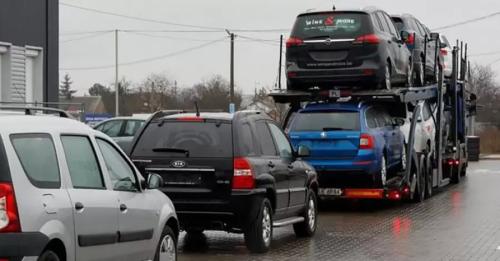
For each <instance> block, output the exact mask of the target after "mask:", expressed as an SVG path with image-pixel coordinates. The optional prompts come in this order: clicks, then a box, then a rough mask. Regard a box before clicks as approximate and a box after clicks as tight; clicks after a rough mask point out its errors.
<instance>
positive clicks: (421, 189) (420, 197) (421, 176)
mask: <svg viewBox="0 0 500 261" xmlns="http://www.w3.org/2000/svg"><path fill="white" fill-rule="evenodd" d="M419 163H420V164H419V166H418V169H419V171H418V172H417V173H416V175H415V176H414V178H416V181H417V184H416V186H415V191H414V193H413V200H412V201H413V202H414V203H420V202H423V201H424V200H425V181H426V175H425V174H426V173H425V157H424V156H421V157H420V162H419Z"/></svg>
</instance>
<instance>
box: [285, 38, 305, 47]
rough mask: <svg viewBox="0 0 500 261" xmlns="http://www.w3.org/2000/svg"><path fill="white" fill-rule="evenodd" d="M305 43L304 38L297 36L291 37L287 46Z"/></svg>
mask: <svg viewBox="0 0 500 261" xmlns="http://www.w3.org/2000/svg"><path fill="white" fill-rule="evenodd" d="M303 44H304V40H302V39H300V38H297V37H290V38H288V40H287V41H286V48H290V47H292V46H299V45H303Z"/></svg>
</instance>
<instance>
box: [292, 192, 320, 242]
mask: <svg viewBox="0 0 500 261" xmlns="http://www.w3.org/2000/svg"><path fill="white" fill-rule="evenodd" d="M302 216H303V217H304V222H300V223H296V224H293V231H294V232H295V235H296V236H297V237H312V236H313V235H314V233H316V229H317V227H318V201H317V200H316V195H315V194H314V191H312V190H309V192H308V196H307V202H306V208H305V210H304V214H303V215H302Z"/></svg>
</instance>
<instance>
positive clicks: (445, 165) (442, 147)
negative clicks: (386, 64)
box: [270, 44, 468, 202]
mask: <svg viewBox="0 0 500 261" xmlns="http://www.w3.org/2000/svg"><path fill="white" fill-rule="evenodd" d="M462 46H463V44H462ZM466 46H467V45H466ZM436 48H439V45H437V46H436ZM466 48H467V47H466ZM459 51H460V52H461V54H460V57H459ZM459 59H460V64H459V62H458V60H459ZM467 66H468V63H467V51H465V56H463V52H462V49H461V48H459V47H458V46H456V47H454V49H453V75H452V78H451V79H449V80H445V79H444V75H443V72H442V70H440V72H439V80H438V83H437V84H432V85H428V86H424V87H410V88H394V89H392V90H385V89H384V90H337V89H334V90H327V91H322V90H320V89H313V90H311V91H305V92H300V91H287V90H275V91H273V92H272V93H271V94H270V96H271V97H272V98H273V99H274V100H275V102H277V103H289V104H290V107H291V109H292V110H293V109H298V108H301V107H302V106H301V105H302V104H303V103H309V102H340V100H339V99H342V98H339V97H338V96H337V97H333V98H332V95H331V94H332V93H336V94H337V95H338V94H340V96H341V97H342V96H346V97H349V98H350V100H359V101H370V102H380V103H390V104H391V105H392V106H394V105H395V104H396V105H398V106H399V107H400V108H404V112H405V113H407V104H409V103H413V104H417V103H418V102H419V101H424V100H426V101H430V102H431V103H433V104H435V105H436V110H437V113H436V117H434V115H433V118H434V121H435V125H436V137H435V143H436V144H435V146H434V148H435V149H434V151H433V152H429V153H428V154H427V155H421V154H419V153H417V152H416V151H415V150H414V149H413V148H414V143H415V127H416V124H417V120H418V115H419V114H420V110H421V109H422V108H421V107H420V106H416V107H415V109H414V110H413V116H412V119H411V126H410V135H409V141H407V148H406V151H407V152H409V153H407V158H406V161H407V164H406V166H407V168H406V171H404V172H401V173H398V174H397V175H396V176H395V177H394V178H392V179H390V180H388V181H387V185H386V186H385V187H384V188H383V189H382V190H381V191H380V190H375V189H367V190H365V192H367V193H365V194H364V195H365V196H366V197H363V193H361V192H360V191H357V192H360V193H358V194H357V195H361V197H360V198H374V196H375V195H376V196H375V198H386V199H391V200H400V199H403V198H410V199H413V201H417V202H418V201H421V199H420V200H418V199H417V200H415V199H414V197H413V195H414V194H415V190H416V189H417V182H418V180H420V181H422V175H424V174H425V176H424V178H425V180H424V181H425V182H426V183H427V184H429V183H428V182H430V184H431V185H432V186H431V189H430V191H426V193H425V194H426V195H427V196H431V195H432V191H433V190H434V189H438V188H442V187H444V186H446V185H448V184H450V183H458V181H459V180H460V174H461V173H465V170H466V168H467V151H466V138H465V137H466V136H465V135H466V133H465V122H466V119H465V118H466V117H467V116H468V115H467V114H466V112H465V108H466V107H467V106H466V101H467V100H466V99H465V94H466V84H467V79H466V74H467V73H464V72H467ZM342 93H344V95H342ZM325 94H326V95H325ZM289 116H290V113H288V115H287V118H286V119H285V122H286V121H288V117H289ZM459 117H461V118H460V119H459ZM448 134H451V136H450V135H448ZM457 162H458V164H456V163H457ZM449 163H451V165H452V166H451V165H450V164H449ZM423 164H424V165H423ZM426 167H427V168H426ZM429 171H430V172H431V173H429ZM422 172H425V173H422ZM428 175H431V176H430V177H429V176H428ZM457 177H458V180H457ZM428 178H430V180H428ZM421 190H423V189H420V191H421Z"/></svg>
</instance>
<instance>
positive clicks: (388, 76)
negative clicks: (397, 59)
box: [380, 61, 392, 90]
mask: <svg viewBox="0 0 500 261" xmlns="http://www.w3.org/2000/svg"><path fill="white" fill-rule="evenodd" d="M380 87H381V89H386V90H390V89H392V67H391V63H390V62H389V61H387V63H386V64H385V67H384V78H383V79H382V82H381V83H380Z"/></svg>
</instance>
